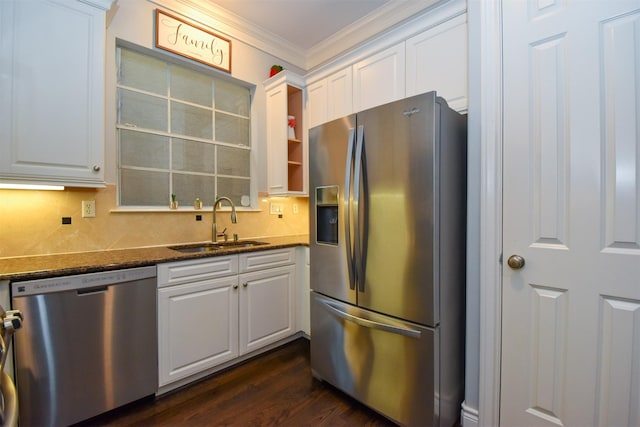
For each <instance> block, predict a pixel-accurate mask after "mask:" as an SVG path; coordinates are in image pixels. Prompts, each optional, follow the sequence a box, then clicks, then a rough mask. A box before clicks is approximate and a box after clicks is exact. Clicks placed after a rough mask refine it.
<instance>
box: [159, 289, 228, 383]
mask: <svg viewBox="0 0 640 427" xmlns="http://www.w3.org/2000/svg"><path fill="white" fill-rule="evenodd" d="M158 345H159V360H158V362H159V370H160V379H159V385H160V386H163V385H166V384H169V383H171V382H173V381H176V380H179V379H182V378H186V377H188V376H190V375H193V374H196V373H198V372H201V371H203V370H205V369H208V368H211V367H213V366H215V365H218V364H220V363H223V362H226V361H229V360H231V359H233V358H235V357H237V356H238V276H231V277H224V278H220V279H214V280H206V281H202V282H196V283H192V284H185V285H177V286H170V287H166V288H161V289H159V290H158Z"/></svg>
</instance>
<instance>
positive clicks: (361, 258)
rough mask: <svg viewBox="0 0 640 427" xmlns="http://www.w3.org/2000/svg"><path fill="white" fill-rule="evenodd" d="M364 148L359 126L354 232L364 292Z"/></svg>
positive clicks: (362, 132)
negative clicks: (362, 181)
mask: <svg viewBox="0 0 640 427" xmlns="http://www.w3.org/2000/svg"><path fill="white" fill-rule="evenodd" d="M363 150H364V126H362V125H360V126H358V132H357V139H356V154H355V171H354V174H353V210H354V212H353V218H354V222H355V224H354V230H355V232H354V234H355V239H354V240H355V245H354V246H355V265H356V280H357V282H358V290H359V291H360V292H364V270H365V269H364V263H365V260H366V257H365V256H364V252H363V250H362V249H363V248H362V236H363V231H364V230H361V227H362V226H363V225H364V224H360V206H359V204H360V190H361V188H360V182H361V177H362V171H363V163H362V157H363Z"/></svg>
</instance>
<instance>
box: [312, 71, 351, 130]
mask: <svg viewBox="0 0 640 427" xmlns="http://www.w3.org/2000/svg"><path fill="white" fill-rule="evenodd" d="M307 96H308V99H307V116H308V120H309V129H310V128H312V127H314V126H317V125H319V124H322V123H325V122H328V121H331V120H334V119H339V118H340V117H344V116H347V115H349V114H351V113H353V81H352V67H351V66H348V67H346V68H344V69H342V70H340V71H337V72H335V73H333V74H331V75H329V76H328V77H325V78H323V79H321V80H318V81H316V82H313V83H311V84H309V86H307Z"/></svg>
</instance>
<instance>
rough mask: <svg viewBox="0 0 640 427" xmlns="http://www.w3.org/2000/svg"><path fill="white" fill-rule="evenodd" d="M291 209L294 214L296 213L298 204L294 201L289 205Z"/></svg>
mask: <svg viewBox="0 0 640 427" xmlns="http://www.w3.org/2000/svg"><path fill="white" fill-rule="evenodd" d="M291 209H292V210H293V213H294V214H297V213H298V204H297V203H294V204H293V206H292V207H291Z"/></svg>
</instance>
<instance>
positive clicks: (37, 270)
mask: <svg viewBox="0 0 640 427" xmlns="http://www.w3.org/2000/svg"><path fill="white" fill-rule="evenodd" d="M252 240H254V239H252ZM255 240H259V241H261V242H266V243H267V244H266V245H260V246H251V247H233V248H223V249H219V250H216V251H214V252H199V253H182V252H178V251H175V250H172V249H169V247H168V246H174V245H168V246H154V247H144V248H131V249H111V250H103V251H94V252H74V253H65V254H53V255H35V256H23V257H8V258H0V280H10V281H21V280H34V279H43V278H47V277H59V276H69V275H73V274H83V273H95V272H99V271H109V270H118V269H122V268H132V267H143V266H147V265H155V264H160V263H163V262H171V261H182V260H186V259H194V258H205V257H214V256H223V255H231V254H238V253H243V252H253V251H264V250H269V249H278V248H286V247H292V246H300V245H308V244H309V236H307V235H300V236H283V237H265V238H258V239H255ZM202 243H204V242H202ZM175 246H180V245H175Z"/></svg>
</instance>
